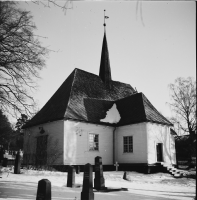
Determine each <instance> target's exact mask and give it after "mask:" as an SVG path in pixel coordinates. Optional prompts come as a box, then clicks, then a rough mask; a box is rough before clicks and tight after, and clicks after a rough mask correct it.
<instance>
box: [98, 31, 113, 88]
mask: <svg viewBox="0 0 197 200" xmlns="http://www.w3.org/2000/svg"><path fill="white" fill-rule="evenodd" d="M99 76H100V78H101V79H102V81H103V82H104V83H105V85H106V86H109V85H110V81H111V80H112V79H111V68H110V62H109V52H108V48H107V39H106V33H105V32H104V37H103V46H102V52H101V63H100V72H99Z"/></svg>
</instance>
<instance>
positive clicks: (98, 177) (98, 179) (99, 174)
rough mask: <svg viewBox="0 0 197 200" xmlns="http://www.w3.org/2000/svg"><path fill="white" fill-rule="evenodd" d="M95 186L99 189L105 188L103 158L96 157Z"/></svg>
mask: <svg viewBox="0 0 197 200" xmlns="http://www.w3.org/2000/svg"><path fill="white" fill-rule="evenodd" d="M94 188H95V189H97V190H101V189H105V179H104V177H103V165H102V158H101V157H99V156H97V157H95V179H94Z"/></svg>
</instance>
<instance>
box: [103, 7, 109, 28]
mask: <svg viewBox="0 0 197 200" xmlns="http://www.w3.org/2000/svg"><path fill="white" fill-rule="evenodd" d="M108 18H109V17H108V16H105V10H104V24H103V26H104V28H105V26H106V23H105V19H108Z"/></svg>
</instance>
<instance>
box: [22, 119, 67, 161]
mask: <svg viewBox="0 0 197 200" xmlns="http://www.w3.org/2000/svg"><path fill="white" fill-rule="evenodd" d="M63 126H64V121H62V120H59V121H55V122H50V123H46V124H42V125H38V126H34V127H30V128H27V129H25V130H24V133H25V134H24V155H25V154H30V153H31V154H32V153H33V154H35V153H36V143H37V139H36V138H37V137H38V136H41V135H48V140H47V154H56V159H55V161H54V163H53V164H58V165H60V164H63V131H64V127H63ZM39 127H43V129H44V130H45V133H43V134H40V132H39Z"/></svg>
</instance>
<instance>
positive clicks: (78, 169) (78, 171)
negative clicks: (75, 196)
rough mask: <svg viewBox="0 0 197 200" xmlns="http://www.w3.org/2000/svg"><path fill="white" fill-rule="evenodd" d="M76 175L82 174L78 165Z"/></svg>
mask: <svg viewBox="0 0 197 200" xmlns="http://www.w3.org/2000/svg"><path fill="white" fill-rule="evenodd" d="M76 174H80V166H79V165H76Z"/></svg>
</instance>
